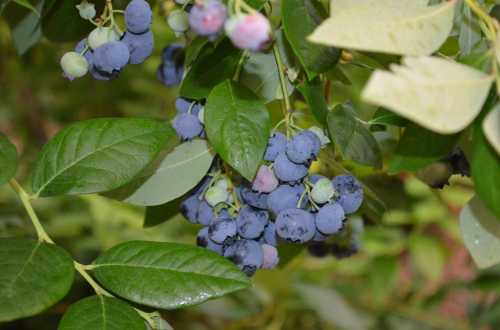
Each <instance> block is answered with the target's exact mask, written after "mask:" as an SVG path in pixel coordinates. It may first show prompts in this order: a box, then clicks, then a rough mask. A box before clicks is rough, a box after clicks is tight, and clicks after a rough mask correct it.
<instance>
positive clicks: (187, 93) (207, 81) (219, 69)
mask: <svg viewBox="0 0 500 330" xmlns="http://www.w3.org/2000/svg"><path fill="white" fill-rule="evenodd" d="M240 56H241V51H240V50H238V49H236V48H235V47H233V45H232V43H231V41H230V40H229V39H225V40H223V41H222V42H221V43H220V44H219V45H217V47H215V48H214V47H213V45H212V43H208V44H206V45H205V47H204V48H203V49H202V50H201V52H200V54H199V56H198V58H197V59H196V61H194V63H193V65H192V67H191V69H190V70H189V71H188V72H187V74H186V76H185V77H184V79H183V80H182V85H181V88H180V91H179V94H180V96H182V97H185V98H189V99H196V100H199V99H203V98H206V97H207V96H208V94H210V92H211V91H212V89H213V88H214V87H215V86H217V85H218V84H219V83H221V82H223V81H224V80H226V79H230V78H232V77H233V75H234V73H235V71H236V68H237V66H238V61H239V59H240Z"/></svg>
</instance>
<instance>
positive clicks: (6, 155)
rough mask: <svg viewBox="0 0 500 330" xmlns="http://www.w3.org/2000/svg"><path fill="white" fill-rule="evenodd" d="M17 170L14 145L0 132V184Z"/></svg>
mask: <svg viewBox="0 0 500 330" xmlns="http://www.w3.org/2000/svg"><path fill="white" fill-rule="evenodd" d="M16 170H17V150H16V147H15V146H14V145H13V144H12V143H11V142H10V141H9V140H8V139H7V138H6V137H5V135H3V134H2V133H0V185H2V184H4V183H6V182H7V181H9V180H10V179H11V178H12V177H13V176H14V175H16Z"/></svg>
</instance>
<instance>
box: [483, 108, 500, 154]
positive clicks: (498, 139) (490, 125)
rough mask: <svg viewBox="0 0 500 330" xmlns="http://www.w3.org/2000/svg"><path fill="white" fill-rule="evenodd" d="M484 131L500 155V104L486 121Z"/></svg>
mask: <svg viewBox="0 0 500 330" xmlns="http://www.w3.org/2000/svg"><path fill="white" fill-rule="evenodd" d="M483 131H484V135H485V136H486V139H488V142H489V143H490V144H491V146H492V147H493V148H494V149H495V150H496V152H497V154H498V155H500V103H498V104H497V105H496V106H495V108H494V109H493V110H491V112H490V113H488V115H487V116H486V118H485V119H484V121H483Z"/></svg>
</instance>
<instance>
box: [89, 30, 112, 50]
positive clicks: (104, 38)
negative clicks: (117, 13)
mask: <svg viewBox="0 0 500 330" xmlns="http://www.w3.org/2000/svg"><path fill="white" fill-rule="evenodd" d="M119 39H120V34H119V33H118V32H116V31H115V29H113V28H111V27H98V28H95V29H94V30H92V32H90V34H89V37H88V38H87V43H88V45H89V47H90V48H92V49H96V48H98V47H99V46H102V45H104V44H105V43H108V42H110V41H117V40H119Z"/></svg>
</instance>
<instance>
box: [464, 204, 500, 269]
mask: <svg viewBox="0 0 500 330" xmlns="http://www.w3.org/2000/svg"><path fill="white" fill-rule="evenodd" d="M460 230H461V231H462V236H463V240H464V243H465V246H466V247H467V249H468V250H469V252H470V254H471V256H472V258H473V259H474V261H475V262H476V264H477V265H478V266H479V267H480V268H487V267H491V266H493V265H496V264H498V263H499V262H500V254H499V253H498V251H500V219H499V218H497V217H495V215H494V214H493V213H491V212H490V211H489V210H488V209H487V208H486V207H485V206H484V204H483V203H482V202H481V200H480V199H479V198H477V197H474V198H473V199H472V200H471V201H470V202H469V203H468V204H467V205H465V207H464V208H463V209H462V212H460Z"/></svg>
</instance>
